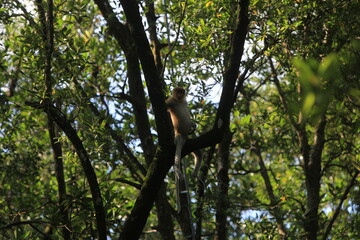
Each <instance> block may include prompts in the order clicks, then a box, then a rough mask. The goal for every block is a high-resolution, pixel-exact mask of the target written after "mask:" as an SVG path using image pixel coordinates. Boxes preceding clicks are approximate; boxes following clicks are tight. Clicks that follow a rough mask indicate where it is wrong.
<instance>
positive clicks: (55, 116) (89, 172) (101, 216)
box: [25, 101, 106, 240]
mask: <svg viewBox="0 0 360 240" xmlns="http://www.w3.org/2000/svg"><path fill="white" fill-rule="evenodd" d="M25 104H26V105H28V106H31V107H33V108H35V109H40V110H42V111H44V112H45V113H47V114H48V115H49V116H50V117H51V119H52V120H53V121H54V122H56V124H57V125H58V126H59V127H60V128H61V129H62V130H63V131H64V133H65V134H66V136H67V137H68V138H69V140H70V141H71V143H72V144H73V146H74V148H75V151H76V153H77V155H78V157H79V159H80V162H81V165H82V168H83V170H84V173H85V176H86V178H87V180H88V182H89V186H90V191H91V195H92V200H93V205H94V209H95V215H96V223H97V229H98V234H99V236H98V237H99V239H101V240H106V217H105V210H104V206H103V202H102V197H101V192H100V187H99V183H98V181H97V177H96V174H95V171H94V168H93V167H92V165H91V161H90V157H89V155H88V153H87V152H86V150H85V148H84V146H83V144H82V141H81V140H80V138H79V136H78V135H77V132H76V130H75V129H74V128H73V127H72V126H71V124H70V122H69V121H68V120H67V119H66V117H65V115H64V113H62V112H61V111H60V110H59V109H58V108H56V107H54V106H52V105H51V104H50V103H49V102H47V101H44V103H37V102H25Z"/></svg>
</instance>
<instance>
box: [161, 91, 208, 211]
mask: <svg viewBox="0 0 360 240" xmlns="http://www.w3.org/2000/svg"><path fill="white" fill-rule="evenodd" d="M166 106H167V108H168V111H169V113H170V116H171V121H172V124H173V127H174V133H175V140H174V143H175V146H176V151H175V163H174V170H175V177H176V180H177V181H176V182H177V193H176V198H177V202H178V207H179V209H180V205H179V192H178V181H179V180H180V179H182V178H183V174H182V172H181V169H180V165H181V163H180V162H181V151H182V148H183V146H184V144H185V141H186V139H187V137H188V135H189V134H190V133H192V132H193V131H194V130H195V127H196V124H195V123H194V122H193V121H192V119H191V115H190V112H189V109H188V104H187V102H186V93H185V89H184V88H182V87H176V88H175V89H174V90H173V93H172V96H171V97H169V98H168V99H167V100H166ZM193 155H194V156H195V169H194V171H193V174H192V175H193V176H197V172H198V170H199V167H200V164H201V157H200V156H198V154H193ZM179 211H180V210H179Z"/></svg>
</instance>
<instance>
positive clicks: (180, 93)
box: [173, 87, 185, 101]
mask: <svg viewBox="0 0 360 240" xmlns="http://www.w3.org/2000/svg"><path fill="white" fill-rule="evenodd" d="M173 95H174V97H175V98H176V100H178V101H181V100H183V99H184V98H185V89H183V88H181V87H177V88H175V89H174V93H173Z"/></svg>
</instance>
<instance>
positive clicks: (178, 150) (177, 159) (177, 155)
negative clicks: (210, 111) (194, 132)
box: [174, 135, 185, 212]
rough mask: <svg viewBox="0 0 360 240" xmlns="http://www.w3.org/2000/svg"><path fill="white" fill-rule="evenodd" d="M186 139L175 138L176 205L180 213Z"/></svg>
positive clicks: (179, 136) (178, 136)
mask: <svg viewBox="0 0 360 240" xmlns="http://www.w3.org/2000/svg"><path fill="white" fill-rule="evenodd" d="M184 143H185V139H184V138H183V137H182V136H181V135H177V136H175V145H176V151H175V161H174V171H175V183H176V204H177V207H178V212H180V211H181V204H180V180H182V179H183V175H182V172H181V150H182V148H183V146H184Z"/></svg>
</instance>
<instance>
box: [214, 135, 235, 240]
mask: <svg viewBox="0 0 360 240" xmlns="http://www.w3.org/2000/svg"><path fill="white" fill-rule="evenodd" d="M232 136H233V134H232V133H231V132H230V130H229V129H228V130H227V131H226V133H225V135H224V137H223V140H222V141H221V143H220V144H219V158H218V161H217V162H218V164H217V165H218V166H217V168H218V170H217V172H218V176H217V181H218V189H217V198H216V232H215V240H225V239H227V227H228V222H227V216H228V210H229V195H228V192H229V173H228V172H229V162H230V160H229V151H230V144H231V139H232Z"/></svg>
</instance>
